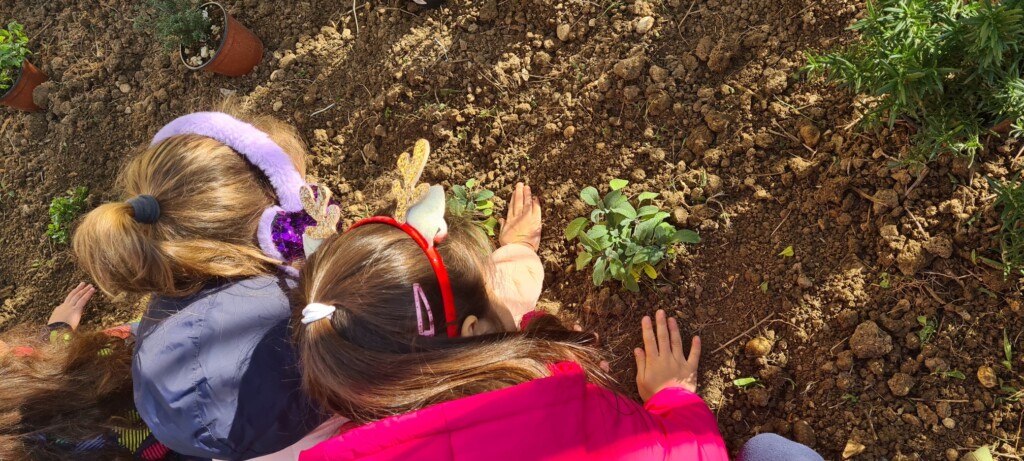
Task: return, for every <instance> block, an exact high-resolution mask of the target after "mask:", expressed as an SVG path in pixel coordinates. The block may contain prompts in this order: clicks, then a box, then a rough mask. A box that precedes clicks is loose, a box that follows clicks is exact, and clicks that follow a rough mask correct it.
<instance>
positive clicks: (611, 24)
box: [0, 0, 1024, 460]
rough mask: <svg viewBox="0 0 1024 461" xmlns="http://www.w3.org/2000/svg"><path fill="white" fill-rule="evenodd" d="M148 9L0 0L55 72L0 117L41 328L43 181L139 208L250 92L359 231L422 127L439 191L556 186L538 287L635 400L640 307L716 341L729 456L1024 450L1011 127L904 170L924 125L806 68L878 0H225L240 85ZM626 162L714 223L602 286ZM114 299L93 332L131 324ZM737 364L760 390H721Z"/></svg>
mask: <svg viewBox="0 0 1024 461" xmlns="http://www.w3.org/2000/svg"><path fill="white" fill-rule="evenodd" d="M134 3H135V2H128V1H115V0H79V1H74V0H59V1H55V2H37V1H34V0H13V1H8V2H4V4H3V6H0V13H2V17H4V18H15V19H17V20H18V21H20V22H22V23H25V24H26V26H27V30H28V31H30V34H32V39H33V45H32V46H33V50H34V51H35V53H36V54H35V55H34V57H33V60H34V62H36V63H37V64H39V65H40V66H41V68H43V69H44V70H45V71H46V72H47V73H48V74H49V75H50V77H51V78H52V81H51V82H50V83H48V84H46V85H45V86H44V87H43V88H41V89H40V90H39V91H38V92H37V93H36V98H37V100H38V101H39V102H40V103H42V104H45V105H46V106H47V107H48V109H47V111H46V112H44V113H40V114H23V113H14V112H10V111H8V112H6V113H5V116H4V119H3V122H2V124H0V145H2V146H3V152H4V155H3V157H2V162H3V163H2V165H0V180H2V187H3V191H2V195H0V214H2V216H3V217H4V219H3V221H2V224H0V239H2V241H3V244H4V247H5V248H6V250H5V252H6V254H5V256H6V257H5V258H4V259H3V261H2V262H0V296H2V297H3V299H4V303H3V308H2V309H0V322H2V323H0V325H4V326H9V325H12V324H13V323H16V322H42V321H43V320H44V319H45V317H46V315H47V313H48V312H49V311H50V309H51V307H52V306H54V305H55V304H57V303H58V302H59V301H60V299H61V298H62V297H63V293H64V292H65V291H66V290H67V289H69V288H70V287H71V286H73V284H74V283H75V282H77V281H79V280H82V279H84V274H83V273H81V272H80V271H79V270H78V269H76V267H75V264H74V261H73V259H72V257H71V256H70V252H69V251H68V248H67V247H64V246H59V245H56V244H54V243H52V242H50V241H47V239H46V237H45V236H44V235H43V234H44V231H45V227H46V223H47V222H48V216H47V213H46V209H47V205H48V203H49V201H50V199H51V198H52V197H53V196H55V195H57V194H60V193H63V192H64V191H65V190H67V189H68V188H71V187H74V186H80V185H84V186H88V187H89V188H90V190H91V191H92V193H91V194H90V197H89V204H90V206H95V205H97V204H99V203H102V202H103V201H108V200H118V199H120V197H118V196H117V193H116V191H115V190H113V188H112V185H113V180H114V178H115V176H116V172H117V171H118V168H119V166H120V165H121V164H122V162H124V160H125V159H126V158H128V157H129V156H130V155H132V153H133V151H135V150H136V149H137V148H138V147H140V146H143V145H144V144H145V143H146V142H147V141H148V139H149V138H150V137H151V136H152V135H153V133H155V131H156V130H157V129H158V128H159V127H160V126H161V125H162V124H164V123H166V122H168V121H170V120H171V119H173V118H174V117H176V116H179V115H181V114H184V113H186V112H188V111H190V110H195V109H204V108H209V107H212V106H215V105H216V104H217V103H218V102H219V101H220V100H222V99H223V98H224V97H225V95H236V96H237V99H238V100H239V101H240V102H241V103H242V104H243V105H245V106H246V107H248V108H249V109H250V110H252V111H256V112H261V113H271V114H274V115H276V116H278V117H280V118H282V119H285V120H288V121H290V122H291V123H294V124H295V125H296V126H298V127H299V128H300V129H301V131H302V132H303V134H304V135H305V136H306V138H307V141H308V142H309V144H310V149H311V159H310V162H311V169H310V171H311V173H312V174H313V175H314V176H316V177H317V178H319V180H320V181H322V182H323V183H325V184H327V185H328V186H330V187H331V188H332V189H333V190H334V191H336V193H338V195H340V197H341V198H342V200H343V201H344V203H345V204H346V207H347V208H346V210H345V211H346V216H345V219H346V220H349V221H350V220H352V219H356V218H358V217H359V216H361V215H364V214H365V213H366V210H368V209H373V207H374V205H375V204H377V203H378V202H379V201H380V200H381V199H382V198H383V193H384V192H385V191H386V190H387V188H386V187H384V185H385V184H386V182H384V181H382V180H381V179H380V178H382V177H383V176H386V175H388V174H391V170H392V167H393V165H394V161H395V159H396V157H397V155H398V154H399V153H400V152H402V151H403V150H404V149H407V148H408V147H409V146H410V145H411V143H412V142H413V141H414V140H415V139H416V138H420V137H423V138H426V139H428V140H430V141H431V144H432V145H433V146H434V150H435V152H436V154H435V155H434V160H433V161H432V162H431V164H430V166H429V167H428V169H427V172H426V174H425V179H426V180H428V181H432V182H435V183H438V182H440V183H445V184H446V185H449V186H450V185H452V184H456V183H463V182H465V181H466V180H467V179H469V178H477V179H479V180H480V181H481V182H482V184H483V185H484V186H485V187H488V188H490V189H493V190H495V191H497V192H498V194H499V196H500V197H507V196H508V195H509V194H510V190H511V187H512V186H513V185H514V184H515V182H516V181H518V180H524V181H526V182H528V183H530V184H531V185H533V186H534V187H536V188H538V189H540V190H541V191H542V193H543V196H544V200H545V201H544V210H545V213H546V215H545V224H546V226H547V227H546V233H545V237H544V241H543V245H542V246H543V254H542V257H543V259H544V262H545V264H546V267H547V288H546V291H545V301H544V303H543V305H544V306H545V307H547V308H550V309H559V310H560V312H561V313H563V314H564V315H566V316H567V317H571V318H574V319H578V320H579V321H580V322H581V323H582V324H583V325H584V326H585V327H587V328H591V329H595V330H596V331H598V332H599V333H600V334H601V338H603V340H604V343H605V344H604V345H605V347H606V348H607V350H608V353H609V357H611V358H612V367H613V369H614V371H615V372H616V374H617V375H618V376H619V378H620V379H621V381H622V383H623V386H624V388H626V389H632V388H633V387H632V379H633V376H634V373H635V370H634V366H633V363H632V359H631V352H630V351H631V349H632V348H633V347H635V346H636V345H638V344H640V338H639V319H640V317H641V316H643V315H646V314H650V313H652V312H653V311H654V310H655V309H657V308H664V309H666V310H668V311H669V313H671V314H673V315H676V316H677V317H678V318H679V319H681V325H682V327H683V328H684V329H685V332H686V333H688V334H700V335H701V336H702V338H703V341H704V350H705V353H704V359H703V362H702V369H703V372H702V377H701V387H702V389H701V393H702V395H703V396H704V397H705V399H706V400H707V402H708V403H709V404H710V405H711V407H712V408H713V409H714V411H715V412H716V414H717V415H718V419H719V423H720V426H721V428H722V433H723V435H724V436H725V438H726V440H727V441H728V443H729V445H730V447H731V448H732V449H736V448H738V447H739V446H740V445H741V444H742V443H743V442H744V441H745V440H746V439H748V438H749V437H750V436H752V435H754V434H757V433H760V432H766V431H773V432H777V433H780V434H782V435H784V436H787V437H790V438H794V439H796V440H798V441H800V442H803V443H806V444H808V445H811V446H812V447H814V448H815V449H817V450H819V451H820V452H821V453H823V454H824V455H825V457H826V458H827V459H840V458H842V457H843V452H844V450H845V451H846V452H847V454H854V459H893V460H895V459H928V460H933V459H951V460H953V459H959V458H960V457H962V456H963V455H965V454H966V453H967V452H968V451H970V450H972V449H974V448H976V447H978V446H980V445H983V444H989V445H992V444H995V449H994V451H996V452H999V453H1002V454H1005V455H1006V457H1007V458H1006V459H1015V458H1013V457H1014V456H1016V457H1019V456H1024V447H1021V446H1020V434H1021V433H1020V431H1021V422H1022V410H1024V406H1022V404H1021V403H1020V402H1019V401H1018V400H1019V397H1020V395H1019V394H1018V395H1017V396H1016V397H1014V395H1013V394H1014V392H1016V389H1021V388H1022V387H1024V380H1022V378H1021V375H1020V374H1021V370H1024V361H1022V360H1021V357H1024V353H1021V352H1020V351H1021V350H1024V338H1022V335H1021V332H1022V331H1024V313H1022V311H1021V301H1022V300H1021V291H1020V285H1019V282H1017V281H1016V280H1013V279H1011V280H1004V279H1003V277H1002V274H1001V273H1000V272H998V271H995V270H992V269H990V268H988V267H987V266H985V265H982V264H980V261H981V259H980V257H987V258H991V259H998V254H997V253H995V252H994V249H995V248H996V247H997V243H996V241H995V236H996V233H995V232H996V230H997V229H998V227H997V226H998V213H997V212H996V210H993V209H992V203H993V201H994V197H993V195H992V193H991V191H990V190H989V188H988V185H987V181H986V179H985V178H986V177H991V178H996V179H999V178H1007V177H1009V176H1010V175H1011V174H1012V172H1013V171H1018V170H1020V169H1021V166H1022V165H1021V156H1020V155H1019V149H1020V144H1019V143H1017V142H1016V141H1007V140H1001V139H993V140H991V143H990V146H989V148H988V149H986V150H985V151H984V152H983V153H982V154H980V155H979V157H978V158H977V159H975V161H974V162H971V161H969V160H968V159H961V158H948V157H946V158H939V159H937V160H935V161H933V162H931V163H928V164H927V165H920V164H915V163H912V162H901V161H900V159H901V158H902V157H901V155H902V154H903V153H904V152H905V151H906V150H907V147H908V144H907V142H908V141H907V138H908V135H909V131H908V130H909V129H910V128H909V127H905V126H902V125H897V126H896V128H895V129H893V130H892V131H888V130H885V131H881V132H863V131H861V130H859V129H858V128H857V126H856V122H857V121H858V120H859V112H858V109H857V106H856V105H855V104H854V102H853V101H854V99H853V97H851V96H850V95H847V94H843V93H841V92H838V91H836V90H833V89H830V88H826V87H822V86H819V85H818V84H815V83H813V82H810V83H809V82H806V81H805V80H804V79H802V78H801V77H800V76H799V75H798V68H799V66H800V65H801V63H802V62H803V57H802V50H805V49H809V48H814V49H823V48H828V47H832V46H836V45H839V44H841V43H843V42H844V41H846V40H849V39H851V38H852V35H851V34H850V33H849V32H846V31H845V30H844V29H845V27H846V26H848V25H849V24H850V23H851V22H852V21H853V20H855V18H856V17H857V15H858V12H860V11H862V9H863V5H862V4H859V3H856V2H848V1H844V0H839V1H833V2H828V4H823V3H821V2H810V1H804V0H783V1H781V2H754V1H748V0H627V1H625V2H622V1H618V2H612V1H598V2H591V1H584V0H566V1H563V2H560V3H559V2H548V1H543V0H507V1H502V2H498V1H497V0H475V1H470V0H452V1H450V2H449V6H448V8H446V9H444V10H441V11H419V10H416V9H415V7H413V6H410V5H409V4H406V3H405V2H402V1H399V0H390V1H384V2H364V1H359V2H357V7H356V9H355V15H353V11H352V8H351V4H350V3H349V2H332V1H326V0H306V1H301V0H300V1H296V2H294V4H292V5H289V6H287V7H286V8H284V7H276V6H275V5H276V3H275V2H259V1H256V0H237V1H226V2H225V5H226V6H227V8H228V9H229V12H230V13H231V14H233V15H234V16H235V17H236V18H238V19H239V20H240V21H242V22H243V23H245V24H246V25H247V26H248V27H250V28H251V29H252V30H253V31H254V32H255V33H256V34H257V35H259V36H260V37H261V38H262V39H263V40H264V43H265V44H266V47H267V55H266V56H265V59H264V62H263V64H262V65H261V66H259V67H258V68H257V69H256V71H255V72H254V73H253V74H251V75H250V76H247V77H243V78H239V79H228V78H224V77H218V76H214V75H208V74H202V73H189V72H187V71H186V70H185V69H184V67H183V66H182V65H181V63H180V61H179V60H178V57H177V56H176V55H168V54H164V53H162V52H160V51H159V47H158V45H156V44H155V43H153V42H152V41H151V40H150V39H149V38H147V37H144V36H139V35H138V34H137V32H135V31H134V30H133V29H132V27H131V18H132V17H133V16H134V15H135V14H136V12H135V6H134ZM357 17H358V19H357ZM616 177H618V178H624V179H629V180H630V181H631V182H632V184H631V185H630V186H629V187H628V188H627V190H628V191H629V192H631V193H636V192H640V191H642V190H651V191H656V192H660V193H661V194H662V198H661V199H659V200H661V204H662V205H663V206H664V207H665V208H666V209H667V210H668V211H671V212H672V215H673V219H674V220H675V221H676V222H678V223H679V224H680V225H682V226H685V227H689V228H692V229H695V230H697V231H699V232H700V233H701V235H702V237H703V238H704V242H703V243H701V244H699V245H695V246H689V247H687V251H686V254H684V255H683V256H682V257H680V258H679V259H678V260H677V261H675V263H673V264H670V265H668V266H667V267H664V268H663V269H662V276H661V277H660V278H659V279H658V280H656V281H655V282H654V287H653V288H645V289H643V290H642V291H641V293H639V294H632V293H628V292H625V291H622V290H620V288H619V287H618V286H617V285H613V284H609V285H606V286H604V287H600V288H595V287H593V286H591V284H590V281H589V273H587V272H576V271H574V270H573V269H572V268H571V267H572V261H573V259H574V257H575V253H576V250H577V249H576V248H574V247H573V246H572V245H571V244H568V243H567V242H565V241H564V240H563V239H562V235H561V234H562V229H564V227H565V225H566V224H567V223H568V222H569V221H570V220H572V219H573V218H575V217H577V216H584V215H585V213H587V212H588V211H589V210H587V209H586V207H585V206H584V204H583V203H582V201H581V200H579V198H578V195H577V194H578V191H579V190H580V189H582V188H583V187H585V186H588V185H595V186H598V187H599V188H600V187H605V186H603V185H604V184H606V183H607V181H608V180H610V179H612V178H616ZM604 190H606V189H604ZM499 205H502V204H499ZM789 246H792V247H793V252H794V255H793V256H791V257H786V256H780V253H781V252H782V251H783V249H785V248H786V247H789ZM98 298H99V299H98V300H97V301H96V302H94V303H93V305H92V307H91V308H90V312H89V315H88V324H89V326H92V327H97V326H100V325H109V324H114V323H116V322H121V321H125V320H128V319H130V318H132V317H133V316H135V315H137V314H138V312H139V302H138V300H131V299H121V300H113V299H107V298H105V297H103V296H99V297H98ZM929 324H930V325H931V327H928V328H926V327H925V326H924V325H929ZM1004 330H1005V331H1006V333H1007V336H1008V337H1009V339H1010V341H1011V343H1012V344H1013V347H1014V351H1015V353H1014V356H1013V359H1012V361H1011V363H1010V368H1007V367H1006V366H1004V365H1003V364H1002V363H1000V362H1001V361H1003V360H1004V356H1003V344H1002V337H1003V332H1004ZM744 377H755V378H757V379H758V383H757V384H755V385H753V386H748V387H746V388H745V389H742V388H739V387H738V386H735V385H734V384H733V383H732V381H733V380H734V379H737V378H744ZM961 378H963V379H961Z"/></svg>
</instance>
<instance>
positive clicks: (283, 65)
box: [277, 53, 296, 69]
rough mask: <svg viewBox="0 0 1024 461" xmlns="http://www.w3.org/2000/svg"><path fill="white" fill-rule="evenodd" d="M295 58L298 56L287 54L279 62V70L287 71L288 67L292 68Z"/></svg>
mask: <svg viewBox="0 0 1024 461" xmlns="http://www.w3.org/2000/svg"><path fill="white" fill-rule="evenodd" d="M295 57H296V56H295V54H293V53H288V54H285V55H284V57H282V58H281V60H280V61H278V62H277V67H278V69H287V68H288V66H291V65H292V63H293V62H295Z"/></svg>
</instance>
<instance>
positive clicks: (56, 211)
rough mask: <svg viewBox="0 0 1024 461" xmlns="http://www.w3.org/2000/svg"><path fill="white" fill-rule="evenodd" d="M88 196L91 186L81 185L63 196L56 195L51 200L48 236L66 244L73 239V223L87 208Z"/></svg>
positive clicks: (47, 228)
mask: <svg viewBox="0 0 1024 461" xmlns="http://www.w3.org/2000/svg"><path fill="white" fill-rule="evenodd" d="M88 196H89V188H87V187H83V186H79V187H76V188H74V189H71V190H68V191H67V193H66V194H65V195H64V196H63V197H54V198H53V201H51V202H50V224H48V225H47V226H46V236H47V237H50V238H51V239H53V240H56V241H57V243H60V244H64V245H66V244H67V243H68V242H69V241H70V240H71V223H72V222H74V220H75V218H77V217H78V215H79V214H80V213H81V212H82V210H83V209H85V198H86V197H88Z"/></svg>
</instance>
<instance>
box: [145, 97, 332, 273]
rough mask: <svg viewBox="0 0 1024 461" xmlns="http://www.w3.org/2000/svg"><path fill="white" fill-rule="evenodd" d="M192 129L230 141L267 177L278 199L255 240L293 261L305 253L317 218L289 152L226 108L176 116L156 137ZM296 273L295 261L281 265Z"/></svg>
mask: <svg viewBox="0 0 1024 461" xmlns="http://www.w3.org/2000/svg"><path fill="white" fill-rule="evenodd" d="M187 134H193V135H198V136H204V137H207V138H213V139H216V140H217V141H220V142H221V143H223V144H225V145H227V146H228V147H230V148H231V149H232V150H234V151H235V152H238V153H239V154H241V155H242V156H243V157H245V159H246V160H247V161H248V162H249V163H251V164H252V165H253V166H255V167H256V168H259V169H260V171H262V172H263V174H264V175H265V176H266V177H267V179H268V180H269V181H270V184H271V186H272V187H273V188H274V192H275V193H276V194H277V200H278V202H279V203H278V204H277V205H274V206H271V207H269V208H267V209H266V210H264V211H263V215H262V216H261V217H260V223H259V227H258V228H257V230H256V240H257V241H258V242H259V245H260V249H262V250H263V253H264V254H266V255H267V256H269V257H271V258H274V259H277V260H280V261H284V262H286V263H287V262H291V261H295V260H296V259H299V258H301V257H302V256H303V248H302V233H303V232H304V231H305V229H306V227H309V226H315V225H316V220H314V219H313V218H312V217H310V216H309V215H308V214H306V212H305V211H304V210H303V206H302V201H301V200H300V198H299V189H300V188H301V187H302V186H305V185H306V181H305V180H304V179H303V177H302V175H301V174H299V172H298V170H296V169H295V165H294V164H293V163H292V161H291V158H290V157H288V154H286V153H285V152H284V149H281V146H278V145H277V143H275V142H274V141H273V140H272V139H270V136H268V135H267V134H266V133H264V132H262V131H260V130H259V129H257V128H256V127H254V126H252V125H250V124H248V123H245V122H243V121H241V120H239V119H237V118H234V117H232V116H230V115H228V114H225V113H222V112H196V113H193V114H189V115H185V116H181V117H178V118H176V119H174V120H173V121H172V122H171V123H168V124H167V125H165V126H164V127H163V128H162V129H160V131H159V132H158V133H157V134H156V136H154V137H153V142H152V144H153V145H155V144H158V143H160V142H162V141H164V140H166V139H168V138H170V137H173V136H179V135H187ZM282 268H283V269H284V270H285V271H286V272H289V273H297V271H296V270H295V269H294V268H292V267H290V266H282Z"/></svg>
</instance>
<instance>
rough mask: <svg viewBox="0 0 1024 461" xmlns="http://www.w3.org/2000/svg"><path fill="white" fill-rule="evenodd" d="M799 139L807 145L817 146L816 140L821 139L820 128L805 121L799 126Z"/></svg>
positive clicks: (812, 147)
mask: <svg viewBox="0 0 1024 461" xmlns="http://www.w3.org/2000/svg"><path fill="white" fill-rule="evenodd" d="M800 139H802V140H803V142H804V144H807V147H810V148H811V149H814V148H815V147H818V141H821V130H819V129H818V127H816V126H814V125H813V124H811V123H806V124H804V126H801V127H800Z"/></svg>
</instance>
